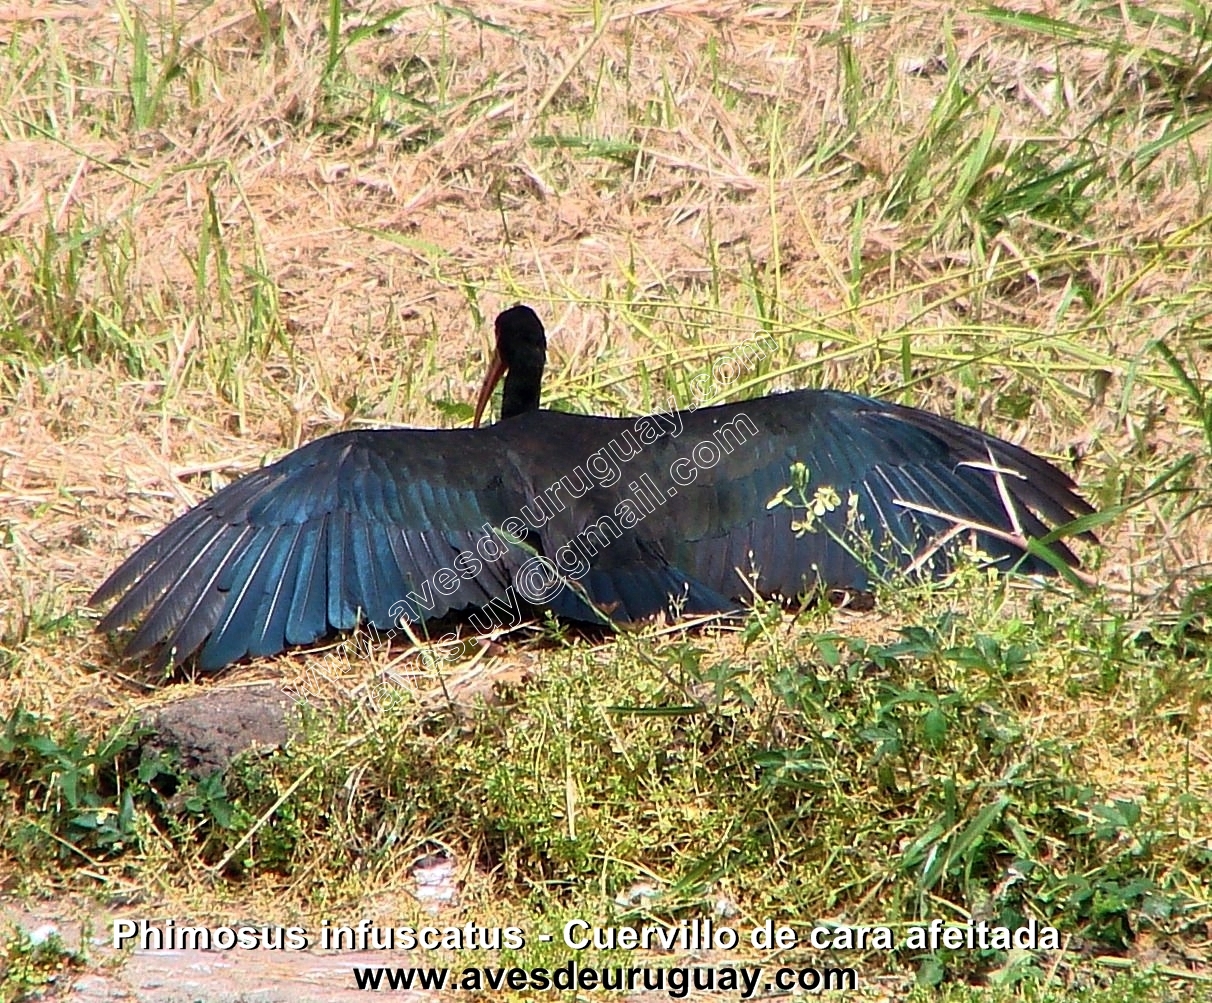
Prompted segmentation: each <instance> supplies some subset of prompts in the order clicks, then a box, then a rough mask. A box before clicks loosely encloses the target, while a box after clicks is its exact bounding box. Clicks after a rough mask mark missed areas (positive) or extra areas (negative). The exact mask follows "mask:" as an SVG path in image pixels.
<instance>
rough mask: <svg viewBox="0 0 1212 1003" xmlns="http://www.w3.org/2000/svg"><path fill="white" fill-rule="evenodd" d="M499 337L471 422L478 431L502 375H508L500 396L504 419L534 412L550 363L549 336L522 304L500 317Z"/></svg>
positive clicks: (497, 327)
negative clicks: (546, 366) (547, 366)
mask: <svg viewBox="0 0 1212 1003" xmlns="http://www.w3.org/2000/svg"><path fill="white" fill-rule="evenodd" d="M496 335H497V347H496V349H495V350H494V351H493V353H492V360H491V361H490V362H489V364H488V373H487V374H486V375H485V377H484V383H483V385H482V386H481V387H480V395H479V397H478V398H477V399H476V413H475V417H474V418H473V419H472V425H473V427H476V428H478V427H479V425H480V419H481V418H482V417H483V416H484V409H485V408H486V407H487V406H488V400H489V398H490V397H491V396H492V391H493V389H494V388H495V387H496V385H497V383H498V382H499V381H500V379H501V377H502V376H505V390H504V392H503V393H502V395H501V418H502V420H504V419H505V418H512V417H514V416H515V415H519V414H524V413H525V412H527V411H534V410H535V409H537V408H538V406H539V389H540V387H541V385H542V381H543V367H544V366H545V365H546V364H547V336H546V334H544V332H543V323H542V321H540V320H539V315H538V314H536V313H535V312H534V311H533V310H532V309H530V307H528V306H524V305H523V304H521V303H519V304H518V305H517V306H514V307H510V308H509V309H508V310H505V311H504V312H502V313H500V314H498V315H497V322H496ZM506 374H508V375H506Z"/></svg>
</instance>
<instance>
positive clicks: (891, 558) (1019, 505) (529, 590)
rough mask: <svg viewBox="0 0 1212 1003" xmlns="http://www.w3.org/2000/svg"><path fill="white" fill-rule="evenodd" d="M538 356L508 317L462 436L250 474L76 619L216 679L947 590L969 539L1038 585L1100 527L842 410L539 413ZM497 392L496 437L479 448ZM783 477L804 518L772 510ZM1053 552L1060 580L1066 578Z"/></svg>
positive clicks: (1036, 467) (1035, 479)
mask: <svg viewBox="0 0 1212 1003" xmlns="http://www.w3.org/2000/svg"><path fill="white" fill-rule="evenodd" d="M546 351H547V342H546V337H545V334H544V331H543V325H542V323H541V322H540V321H539V318H538V316H537V315H536V314H535V312H534V311H533V310H531V309H530V308H529V307H527V306H515V307H513V308H511V309H509V310H506V311H505V312H504V313H502V314H501V315H500V316H498V317H497V320H496V351H495V352H494V353H493V357H492V363H491V366H490V369H489V372H488V375H487V377H486V378H485V380H484V385H483V387H482V389H481V390H480V395H479V399H478V401H477V404H476V412H475V426H477V427H473V428H470V429H454V430H428V429H426V430H423V429H396V428H393V429H373V430H358V431H349V432H338V433H336V434H333V435H328V436H325V437H324V438H321V439H317V440H316V441H314V442H311V443H308V444H307V445H305V446H303V447H301V448H299V449H296V450H295V451H294V452H292V453H289V454H287V455H286V456H284V457H283V458H282V459H280V460H278V461H277V462H276V463H273V464H271V465H269V466H267V467H264V468H262V469H260V470H256V471H254V472H252V473H249V474H246V475H245V476H244V477H241V478H240V479H239V480H237V481H235V482H234V483H232V484H230V485H228V486H227V487H225V488H223V489H222V490H221V491H219V492H217V493H216V494H215V495H214V496H212V497H211V498H209V499H207V500H206V501H204V502H202V503H201V504H200V505H197V506H196V507H194V508H192V509H190V510H189V511H188V512H186V513H185V514H184V515H182V516H181V517H180V518H178V519H177V520H176V521H175V522H173V523H171V524H170V525H169V526H168V527H167V528H165V529H163V530H161V531H160V533H159V534H157V535H156V536H154V537H152V538H151V539H150V540H148V541H147V542H146V543H144V544H143V546H141V547H140V548H139V549H138V550H137V551H136V552H135V553H134V554H133V555H131V556H130V557H129V558H128V559H127V560H126V561H125V562H124V563H123V564H122V565H121V567H119V568H118V569H117V570H116V571H114V573H113V574H112V575H110V577H109V578H108V579H107V580H106V582H105V583H104V584H103V585H102V586H101V587H100V588H99V589H97V591H96V593H95V594H94V595H93V596H92V598H91V600H90V602H91V603H92V604H93V605H97V604H100V603H103V602H105V601H107V600H109V599H112V598H114V597H119V598H118V601H117V603H116V604H115V605H114V606H113V608H112V609H111V610H110V611H109V612H108V614H106V615H105V617H104V618H103V619H102V620H101V622H100V624H99V628H98V629H100V630H103V631H109V630H112V629H114V628H117V627H121V626H123V625H126V624H130V623H132V622H134V621H136V620H137V619H138V618H139V617H140V614H144V612H145V611H146V615H145V616H144V617H143V620H142V623H141V624H140V625H139V627H138V629H137V630H136V631H135V632H134V634H133V635H132V636H131V638H130V640H129V642H128V643H127V646H126V650H127V653H128V654H137V653H140V652H146V651H152V650H156V651H157V652H158V659H159V662H160V663H161V664H163V665H177V664H180V663H181V662H183V661H185V660H186V659H188V658H190V657H191V656H194V655H196V656H197V664H198V666H199V667H200V668H202V669H204V670H211V669H218V668H220V667H222V666H224V665H227V664H229V663H231V662H235V661H237V660H239V659H241V658H245V657H249V656H259V655H261V656H263V655H273V654H275V653H277V652H280V651H282V650H284V649H285V648H287V647H288V646H291V645H305V644H311V643H314V642H315V641H317V640H319V639H320V638H322V637H324V636H325V635H327V634H329V633H330V632H333V631H346V630H351V629H353V628H355V627H357V626H359V624H363V625H370V626H372V627H374V628H376V629H378V630H389V629H391V628H392V627H393V626H398V625H399V623H400V622H401V620H405V621H409V622H411V623H418V622H421V621H431V620H437V619H440V618H443V617H449V616H451V615H455V614H459V613H461V612H462V613H465V614H467V615H470V616H471V618H472V623H473V625H476V626H478V627H481V628H486V627H489V626H492V625H503V624H504V623H505V621H506V620H507V619H510V618H518V619H524V618H526V617H528V616H531V615H534V614H536V613H540V612H542V611H544V610H549V611H551V612H552V613H554V614H556V615H557V616H561V617H566V618H569V619H572V620H580V621H595V620H596V621H600V620H602V619H603V618H609V619H611V620H615V621H635V620H639V619H642V618H645V617H649V616H652V615H654V614H659V613H662V612H673V613H675V614H676V613H677V612H679V611H681V612H687V613H698V612H711V611H727V610H732V609H737V608H739V607H740V606H741V605H743V603H744V602H745V601H746V600H749V599H751V598H752V595H753V594H754V592H758V593H761V594H763V595H778V596H784V597H787V598H791V597H795V596H797V595H804V594H805V593H808V592H811V591H813V590H816V589H819V588H822V587H824V588H826V589H831V590H852V591H857V592H863V591H867V590H869V589H870V587H871V586H872V581H871V576H872V574H877V575H879V574H883V573H884V572H886V571H888V570H893V569H897V568H902V569H911V568H919V567H920V568H928V569H929V570H930V571H931V572H933V573H938V572H940V571H942V570H944V569H946V568H948V567H949V566H950V565H951V562H952V560H953V552H954V550H955V546H956V543H957V541H958V540H960V539H967V540H970V541H971V542H973V543H975V544H976V546H977V548H978V549H979V551H980V552H982V553H984V554H986V555H987V556H988V559H989V560H990V561H991V562H992V563H993V564H994V565H995V566H997V567H998V568H1001V569H1011V568H1018V569H1020V570H1022V571H1025V572H1030V573H1037V572H1048V571H1050V570H1052V567H1051V564H1050V562H1049V561H1047V560H1045V559H1041V556H1040V554H1039V548H1038V547H1034V546H1029V545H1028V543H1027V541H1028V540H1030V539H1036V540H1038V539H1039V538H1041V537H1044V536H1046V535H1047V534H1048V533H1049V532H1050V524H1051V526H1059V525H1062V524H1065V523H1068V522H1070V521H1071V520H1072V519H1074V518H1076V517H1078V516H1081V515H1084V514H1088V513H1090V512H1092V511H1093V510H1092V509H1091V507H1090V505H1089V504H1088V503H1087V502H1086V501H1085V500H1084V499H1082V498H1081V497H1080V496H1079V495H1078V494H1077V493H1076V491H1075V485H1074V483H1073V481H1072V480H1071V479H1070V478H1069V477H1068V476H1067V475H1065V474H1064V473H1062V472H1061V471H1060V470H1058V469H1057V468H1056V467H1054V466H1052V465H1051V464H1050V463H1048V462H1047V461H1045V460H1043V459H1041V458H1040V457H1038V456H1036V455H1034V454H1033V453H1030V452H1028V451H1027V450H1025V449H1022V448H1021V447H1019V446H1015V445H1013V444H1011V443H1009V442H1005V441H1003V440H1001V439H998V438H995V437H993V436H990V435H986V434H984V433H983V432H980V431H978V430H976V429H974V428H969V427H967V426H965V425H961V424H958V423H956V422H953V421H950V420H948V419H946V418H942V417H939V416H938V415H934V414H930V413H927V412H925V411H920V410H916V409H914V408H909V407H902V406H899V405H896V404H891V403H886V402H883V401H878V400H871V399H868V398H864V397H858V396H855V395H854V394H849V393H842V392H839V391H835V390H800V391H795V392H791V393H781V394H774V395H771V396H767V397H760V398H757V399H755V400H748V401H744V402H742V403H738V404H726V405H720V406H716V407H703V408H699V409H695V410H687V411H671V412H669V413H666V414H652V415H645V416H642V417H640V418H604V417H599V416H594V415H578V414H565V413H561V412H557V411H543V410H540V409H539V392H540V382H541V379H542V374H543V368H544V364H545V362H546ZM502 374H506V376H505V387H504V391H503V396H502V402H501V419H502V420H501V421H499V422H498V423H497V424H495V425H492V426H490V427H486V428H480V427H478V426H479V421H480V417H481V415H482V414H483V411H484V408H485V406H486V404H487V403H488V400H489V398H490V396H491V393H492V390H493V387H494V386H495V384H496V382H497V381H498V380H499V379H500V377H501V375H502ZM796 465H802V466H799V467H796ZM793 468H795V469H797V470H798V472H799V478H800V486H801V488H804V490H803V491H801V492H800V498H801V499H802V500H803V501H805V502H806V503H807V504H808V505H809V506H810V507H811V508H813V510H814V512H815V516H816V517H815V518H813V519H807V520H805V519H804V518H803V516H804V514H805V513H804V512H803V511H799V512H797V511H796V509H795V507H794V506H784V505H773V506H772V505H771V500H772V499H774V498H775V497H776V496H777V495H779V493H780V490H781V489H783V488H785V487H787V485H788V483H789V479H790V478H791V477H792V471H793ZM784 494H785V492H784ZM793 500H794V499H793ZM797 519H798V520H799V522H798V523H797V521H796V520H797ZM806 523H811V524H812V525H811V528H810V529H809V530H807V531H805V524H806ZM1085 535H1086V536H1089V534H1085ZM948 538H949V539H950V543H949V545H940V541H943V540H947V539H948ZM1049 546H1050V547H1051V552H1052V554H1053V555H1055V559H1054V562H1052V563H1059V562H1060V561H1063V562H1065V563H1067V564H1069V565H1074V566H1075V565H1076V564H1077V559H1076V557H1075V556H1074V554H1073V553H1072V551H1071V550H1070V549H1069V548H1068V547H1067V546H1066V545H1065V544H1064V543H1063V542H1059V541H1053V542H1052V543H1050V544H1049Z"/></svg>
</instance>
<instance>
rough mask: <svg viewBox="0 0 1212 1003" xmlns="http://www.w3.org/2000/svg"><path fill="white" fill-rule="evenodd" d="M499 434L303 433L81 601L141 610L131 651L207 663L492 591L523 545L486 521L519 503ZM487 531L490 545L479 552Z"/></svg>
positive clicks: (114, 622)
mask: <svg viewBox="0 0 1212 1003" xmlns="http://www.w3.org/2000/svg"><path fill="white" fill-rule="evenodd" d="M495 438H496V437H495V436H494V435H493V434H492V430H491V429H485V430H481V431H476V432H471V431H424V430H409V429H385V430H365V431H355V432H344V433H338V434H336V435H330V436H327V437H325V438H323V439H318V440H316V441H314V442H312V443H309V444H308V445H305V446H303V447H302V448H300V449H297V450H295V451H294V452H293V453H290V454H289V455H287V456H285V457H284V458H282V459H281V460H279V461H278V462H277V463H274V464H272V465H271V466H268V467H265V468H263V469H261V470H257V471H254V472H253V473H250V474H247V475H246V476H244V477H243V478H241V479H240V480H238V481H235V482H234V483H232V484H230V485H228V486H227V487H225V488H224V489H222V490H221V491H219V492H217V493H216V494H215V495H214V496H212V497H211V498H209V499H207V500H206V501H204V502H202V503H201V504H199V505H197V506H196V507H195V508H193V509H190V510H189V511H188V512H186V513H185V514H184V515H182V516H181V517H180V518H178V519H177V520H176V521H175V522H173V523H172V524H170V525H169V526H168V527H167V528H165V529H164V530H163V531H162V532H161V533H159V535H157V536H155V537H153V538H152V539H151V540H149V541H148V542H147V543H145V544H144V545H143V546H142V547H141V548H140V549H139V550H138V551H136V552H135V553H134V554H133V555H132V556H131V557H130V558H129V559H128V560H127V561H126V562H125V563H124V564H122V566H121V567H119V568H118V569H117V570H116V571H115V572H114V573H113V574H112V575H110V577H109V579H108V580H107V581H106V582H105V583H104V584H103V585H102V586H101V587H100V588H99V589H98V590H97V591H96V593H95V594H94V595H93V596H92V598H91V600H90V603H91V604H93V605H97V604H100V603H103V602H105V601H106V600H108V599H110V598H113V597H115V596H119V595H120V596H121V598H120V599H119V600H118V602H117V603H116V604H115V605H114V607H113V608H112V609H111V610H110V611H109V613H108V614H107V615H106V616H105V617H104V619H103V620H102V621H101V623H100V625H99V629H101V630H112V629H114V628H116V627H120V626H123V625H125V624H128V623H131V622H133V621H134V620H136V619H137V618H138V617H139V615H140V614H141V613H143V611H144V610H146V611H147V615H146V617H145V619H144V620H143V622H142V624H141V625H140V626H139V628H138V630H137V631H136V632H135V633H134V635H133V636H132V637H131V638H130V641H129V642H128V645H127V653H128V654H138V653H140V652H143V651H148V650H151V649H153V648H157V647H158V648H159V649H160V661H161V663H164V664H168V663H172V664H179V663H180V662H182V661H184V660H185V659H186V658H188V657H189V656H190V655H192V654H194V653H195V652H198V655H199V658H198V663H199V665H200V667H202V668H203V669H214V668H219V667H221V666H223V665H226V664H228V663H229V662H233V661H236V660H238V659H240V658H243V657H244V656H246V655H252V656H256V655H271V654H275V653H277V652H279V651H282V650H283V649H284V648H286V647H287V646H289V645H298V644H310V643H313V642H315V641H317V640H319V639H320V638H321V637H323V636H324V635H326V634H328V633H329V632H330V631H332V630H348V629H351V628H353V627H355V626H357V625H358V624H359V623H369V624H371V625H373V626H375V627H378V628H380V629H387V628H389V627H390V626H393V625H395V624H398V622H399V621H400V620H401V619H407V620H410V621H419V620H423V619H429V618H437V617H441V616H443V615H445V614H447V613H449V612H450V611H452V610H460V609H464V608H466V607H469V606H481V605H483V604H485V603H487V602H489V601H491V600H493V599H496V598H501V597H504V596H505V595H506V592H507V589H508V588H509V585H510V582H511V578H512V575H513V573H514V571H516V569H517V568H518V567H519V566H520V565H521V564H522V563H524V561H525V560H526V559H527V557H528V552H527V550H526V549H525V548H524V547H521V546H518V545H516V544H515V543H513V542H511V541H510V540H508V539H504V538H502V537H501V536H500V535H499V534H495V533H494V532H493V531H492V527H497V526H499V525H500V524H501V522H502V521H503V520H504V519H505V518H506V517H508V516H511V515H516V513H517V510H518V505H519V503H520V501H522V500H523V499H521V498H520V496H519V495H518V493H517V489H516V486H515V485H514V483H513V482H512V480H511V471H510V470H509V469H508V468H507V467H505V466H504V465H503V464H502V463H501V454H500V451H499V447H498V445H497V443H496V442H495ZM486 526H487V527H489V531H488V533H489V535H490V536H491V537H492V539H493V541H494V542H493V543H492V544H489V545H487V546H485V545H481V546H480V550H479V551H477V544H479V543H480V541H481V539H482V538H483V537H484V536H485V529H484V527H486ZM494 548H495V549H494ZM464 552H466V554H467V555H468V556H465V557H464V558H462V559H461V560H460V559H459V555H460V554H461V553H464ZM485 554H487V555H490V556H492V558H493V559H492V560H489V559H487V557H485ZM473 562H474V563H473ZM475 563H478V565H479V566H478V567H475V566H474V565H475ZM473 570H474V572H475V573H474V574H471V573H467V572H471V571H473ZM199 649H200V650H199Z"/></svg>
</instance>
